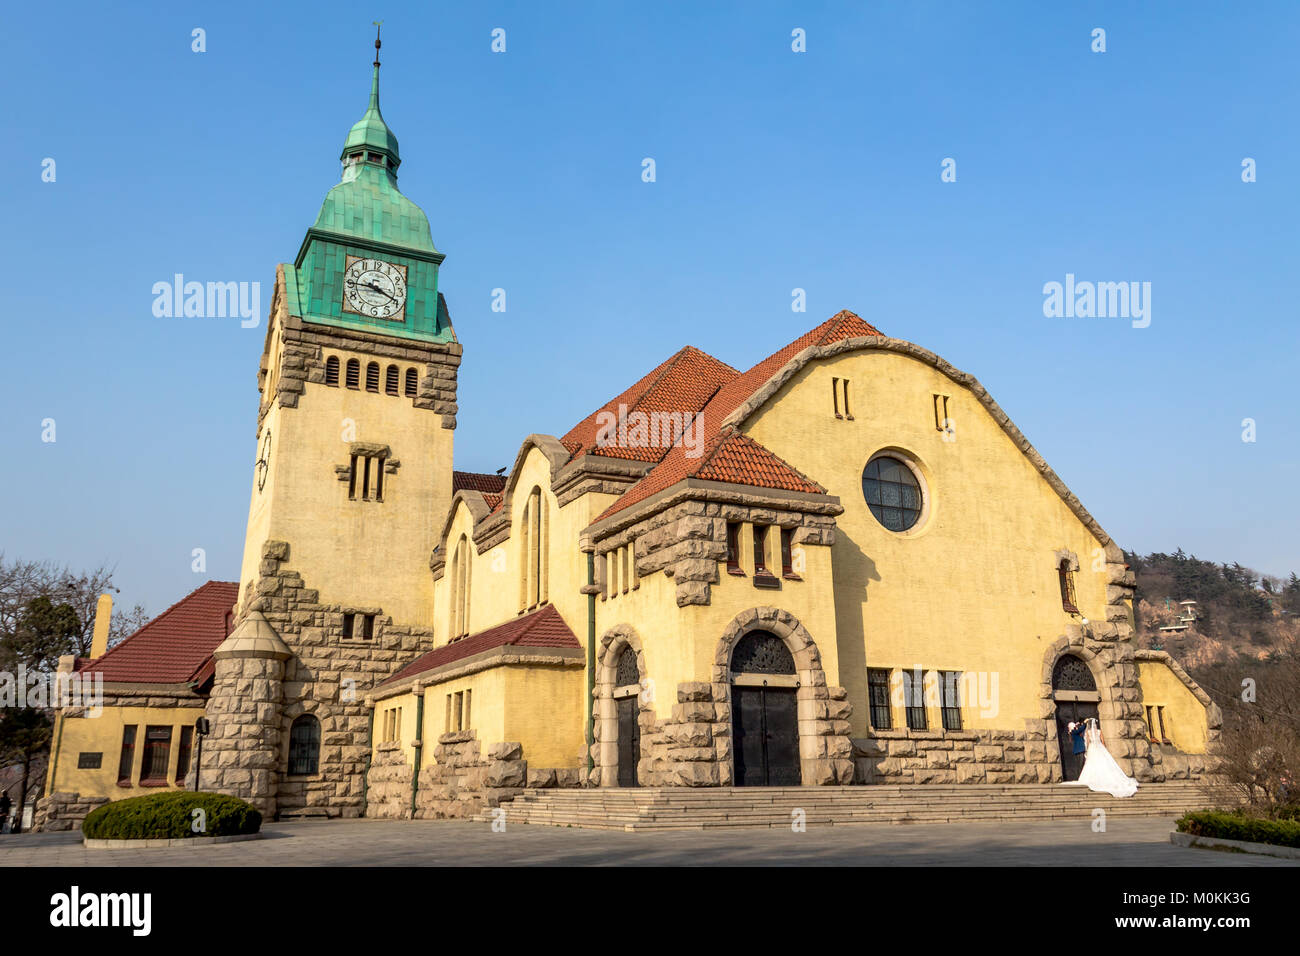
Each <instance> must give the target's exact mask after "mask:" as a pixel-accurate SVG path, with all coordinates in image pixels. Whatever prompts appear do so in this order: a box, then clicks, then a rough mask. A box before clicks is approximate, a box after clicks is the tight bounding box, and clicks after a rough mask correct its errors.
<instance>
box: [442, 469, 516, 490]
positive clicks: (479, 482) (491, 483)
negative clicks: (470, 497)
mask: <svg viewBox="0 0 1300 956" xmlns="http://www.w3.org/2000/svg"><path fill="white" fill-rule="evenodd" d="M505 486H506V477H505V475H484V474H481V473H480V472H477V471H453V472H452V473H451V493H452V494H453V495H454V494H455V493H456V492H458V491H460V490H461V489H462V488H464V489H467V490H469V491H481V492H484V493H485V494H500V493H501V491H502V490H503V489H504V488H505Z"/></svg>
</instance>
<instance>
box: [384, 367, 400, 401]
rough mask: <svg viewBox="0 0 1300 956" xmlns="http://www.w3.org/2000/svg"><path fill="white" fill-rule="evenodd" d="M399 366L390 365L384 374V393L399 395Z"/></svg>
mask: <svg viewBox="0 0 1300 956" xmlns="http://www.w3.org/2000/svg"><path fill="white" fill-rule="evenodd" d="M397 380H398V374H397V366H396V365H390V366H388V368H387V370H386V371H385V372H384V392H385V393H387V394H389V395H396V394H397Z"/></svg>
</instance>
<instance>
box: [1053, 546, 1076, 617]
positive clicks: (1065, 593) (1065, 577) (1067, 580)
mask: <svg viewBox="0 0 1300 956" xmlns="http://www.w3.org/2000/svg"><path fill="white" fill-rule="evenodd" d="M1056 573H1057V576H1058V577H1059V578H1060V581H1061V608H1062V609H1063V610H1066V611H1068V612H1070V613H1071V614H1078V613H1079V606H1078V605H1077V604H1076V603H1075V601H1074V572H1073V571H1071V570H1070V561H1069V559H1068V558H1062V559H1061V563H1060V564H1059V565H1057V567H1056Z"/></svg>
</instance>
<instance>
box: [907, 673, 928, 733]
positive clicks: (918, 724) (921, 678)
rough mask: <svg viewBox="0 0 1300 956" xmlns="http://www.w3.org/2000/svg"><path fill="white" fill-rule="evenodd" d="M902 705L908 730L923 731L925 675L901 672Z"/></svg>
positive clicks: (924, 726)
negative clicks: (904, 709) (905, 713)
mask: <svg viewBox="0 0 1300 956" xmlns="http://www.w3.org/2000/svg"><path fill="white" fill-rule="evenodd" d="M903 705H904V707H905V708H906V710H907V726H908V729H909V730H925V729H926V728H927V727H928V726H929V725H928V724H927V723H926V717H925V673H924V672H922V671H919V670H918V671H903Z"/></svg>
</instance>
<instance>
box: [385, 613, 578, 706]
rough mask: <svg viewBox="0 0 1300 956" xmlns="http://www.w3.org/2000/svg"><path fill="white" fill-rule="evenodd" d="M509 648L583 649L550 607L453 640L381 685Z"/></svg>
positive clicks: (413, 662)
mask: <svg viewBox="0 0 1300 956" xmlns="http://www.w3.org/2000/svg"><path fill="white" fill-rule="evenodd" d="M506 646H514V647H578V648H581V647H582V645H581V644H579V643H578V639H577V638H576V637H575V636H574V634H573V631H572V630H570V629H569V625H567V624H565V623H564V618H562V617H561V616H560V612H559V611H557V610H556V609H555V605H554V604H548V605H546V607H544V608H541V609H540V610H537V611H533V612H531V613H529V614H524V615H522V616H520V617H517V618H515V619H514V620H513V621H507V622H506V623H504V624H498V625H497V626H496V627H490V628H488V629H487V630H486V631H479V632H478V633H477V634H471V635H470V636H469V637H463V638H461V639H460V640H458V641H452V642H451V643H450V644H444V645H443V646H442V647H438V648H434V649H433V650H431V651H430V652H429V653H427V654H425V655H424V656H423V657H419V658H417V659H416V660H414V661H412V662H411V663H410V664H407V665H406V666H405V667H403V668H402V669H401V670H400V671H398V672H397V673H396V674H394V675H393V676H392V677H390V678H388V680H386V681H384V682H383V683H381V684H379V686H380V687H383V686H385V685H387V684H394V683H397V682H398V681H401V680H405V679H406V678H408V677H414V676H415V675H416V674H421V673H423V672H425V671H429V670H433V669H434V668H435V667H441V666H442V665H444V664H450V663H452V662H453V661H460V660H464V659H465V658H467V657H473V656H474V655H475V654H482V653H483V652H484V651H490V650H492V649H493V648H497V647H506Z"/></svg>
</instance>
